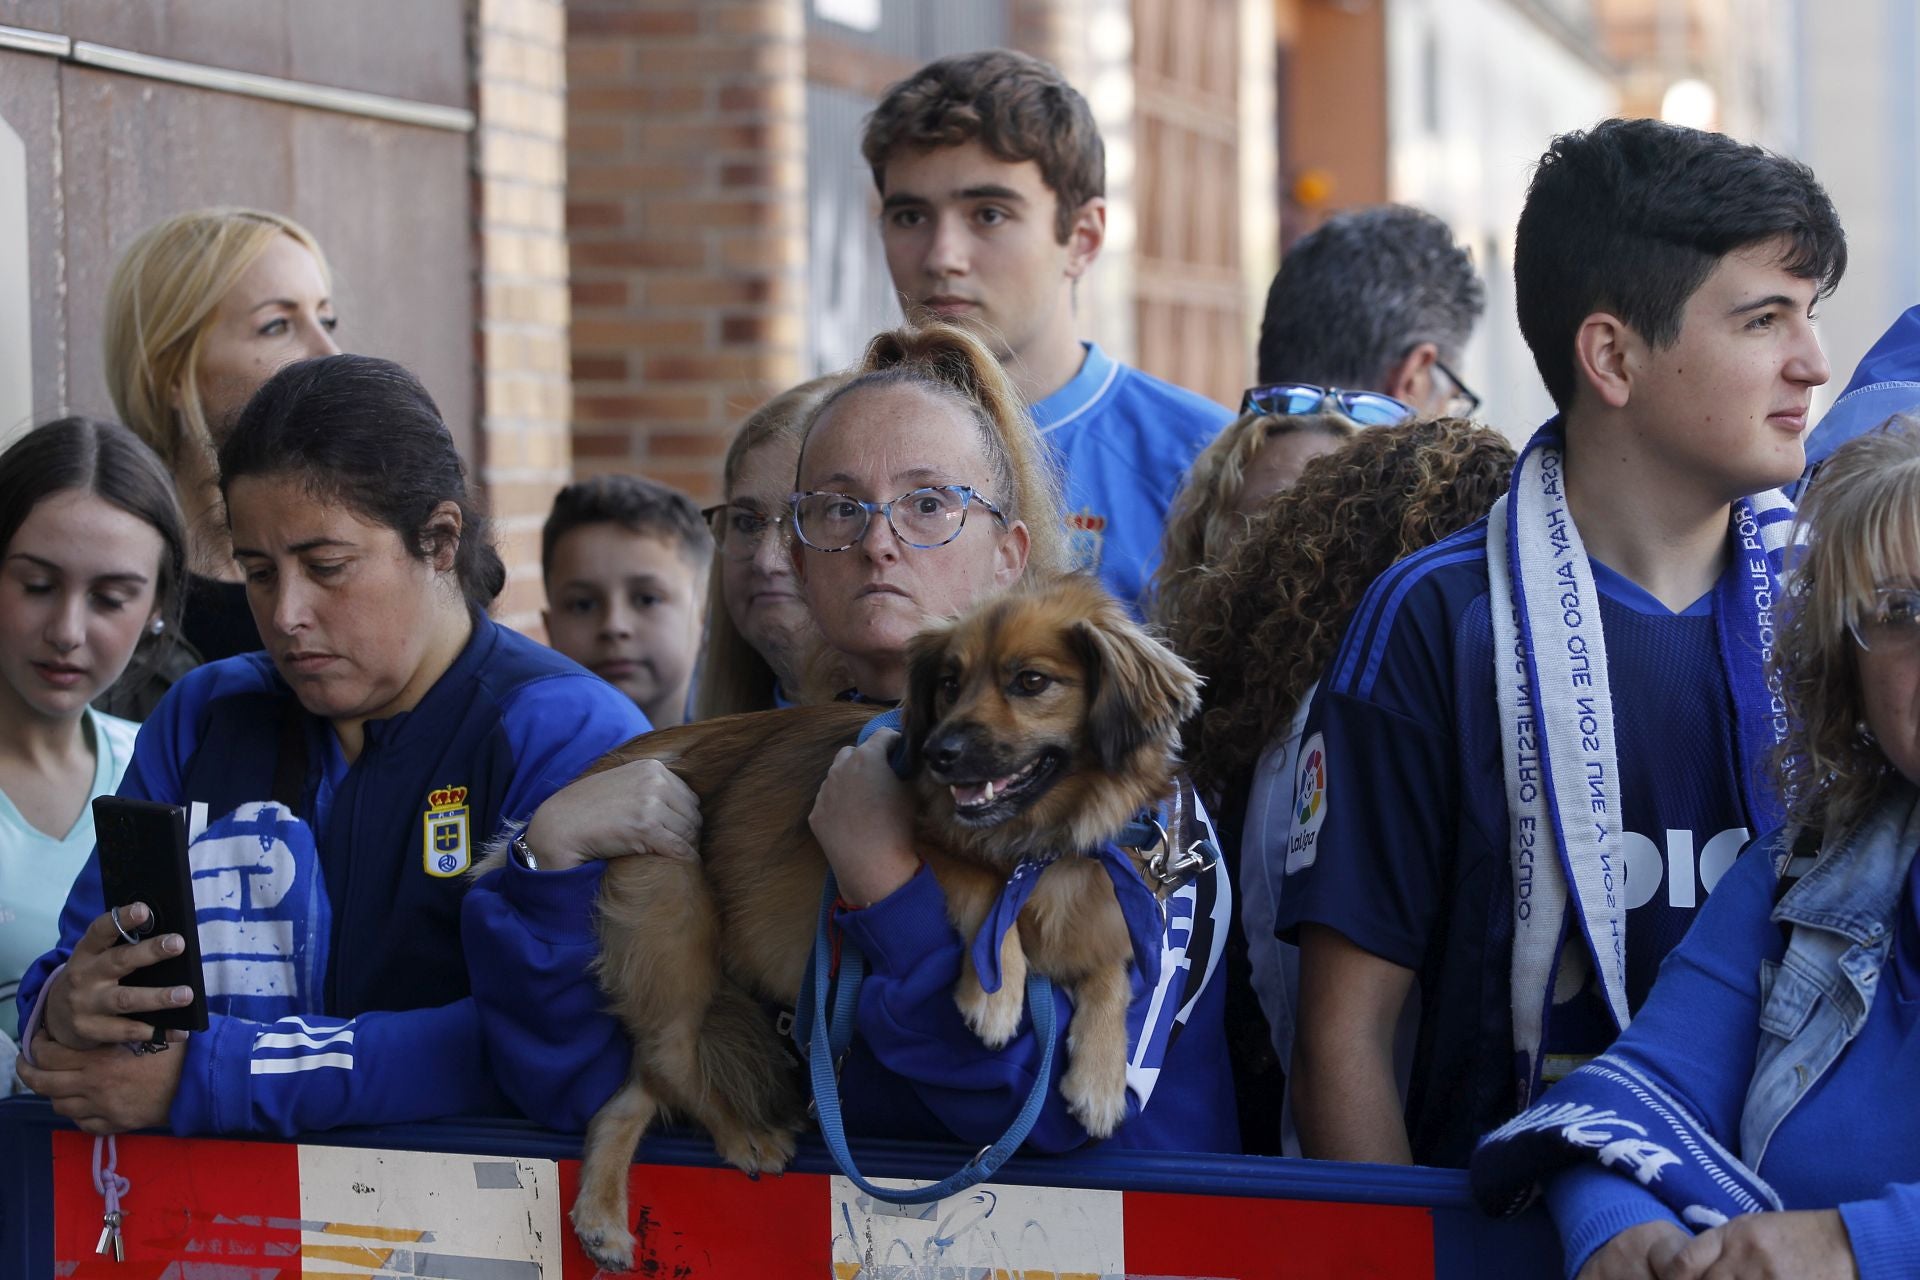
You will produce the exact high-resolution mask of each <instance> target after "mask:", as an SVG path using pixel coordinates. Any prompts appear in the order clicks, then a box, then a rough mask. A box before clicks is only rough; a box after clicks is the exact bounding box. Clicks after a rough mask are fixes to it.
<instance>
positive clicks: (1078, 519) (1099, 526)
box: [1067, 507, 1107, 573]
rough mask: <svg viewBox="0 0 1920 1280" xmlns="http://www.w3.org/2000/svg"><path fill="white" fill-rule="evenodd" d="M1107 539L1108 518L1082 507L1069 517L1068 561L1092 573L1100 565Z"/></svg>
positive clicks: (1077, 567) (1075, 566) (1076, 567)
mask: <svg viewBox="0 0 1920 1280" xmlns="http://www.w3.org/2000/svg"><path fill="white" fill-rule="evenodd" d="M1106 540H1107V518H1106V517H1105V516H1097V515H1095V514H1094V513H1093V512H1091V511H1089V510H1087V509H1086V508H1085V507H1082V508H1081V509H1080V510H1078V511H1076V512H1074V513H1073V514H1072V515H1070V516H1068V517H1067V563H1068V564H1070V565H1072V566H1073V567H1074V568H1075V569H1079V570H1084V571H1085V572H1087V573H1092V572H1094V571H1095V570H1097V569H1098V568H1099V567H1100V553H1101V551H1102V550H1104V546H1105V543H1106Z"/></svg>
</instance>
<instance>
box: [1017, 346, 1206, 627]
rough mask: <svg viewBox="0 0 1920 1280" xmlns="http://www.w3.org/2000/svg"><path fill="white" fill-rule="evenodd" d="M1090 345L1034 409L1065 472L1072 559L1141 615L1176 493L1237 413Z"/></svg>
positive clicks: (1041, 428)
mask: <svg viewBox="0 0 1920 1280" xmlns="http://www.w3.org/2000/svg"><path fill="white" fill-rule="evenodd" d="M1083 345H1084V346H1085V347H1086V350H1087V356H1086V359H1085V360H1084V361H1082V362H1081V365H1080V372H1078V373H1076V374H1074V375H1073V377H1072V378H1071V379H1069V380H1068V382H1067V385H1066V386H1064V387H1062V388H1060V389H1059V390H1058V391H1056V392H1054V393H1053V394H1052V395H1050V396H1048V397H1047V398H1046V399H1044V400H1042V401H1040V402H1039V403H1038V404H1035V405H1032V406H1031V407H1030V408H1029V409H1028V412H1029V413H1031V414H1032V415H1033V422H1034V425H1035V426H1036V427H1038V428H1039V429H1040V434H1041V435H1042V436H1044V437H1045V438H1046V440H1047V442H1048V443H1049V444H1051V445H1052V446H1053V447H1054V449H1055V450H1057V451H1058V452H1059V455H1060V459H1061V463H1062V466H1063V467H1064V469H1065V471H1066V480H1067V503H1066V507H1067V510H1066V515H1067V538H1068V544H1069V547H1070V550H1071V556H1070V560H1071V563H1072V567H1073V568H1075V569H1085V570H1088V571H1090V572H1093V573H1095V574H1097V575H1099V578H1100V581H1101V582H1102V583H1103V584H1105V586H1106V588H1107V590H1109V591H1111V592H1113V594H1114V595H1115V596H1117V597H1118V598H1119V600H1120V602H1121V603H1122V604H1124V605H1126V606H1127V608H1128V609H1129V610H1131V611H1132V612H1133V614H1134V616H1135V617H1138V616H1139V615H1140V597H1141V593H1142V592H1143V591H1144V590H1145V589H1146V585H1147V582H1148V581H1149V580H1150V579H1151V578H1152V577H1153V571H1154V568H1155V567H1156V566H1157V565H1158V564H1159V563H1160V537H1161V534H1162V532H1163V531H1164V530H1165V529H1166V526H1167V512H1168V510H1169V509H1171V508H1172V506H1173V497H1174V494H1176V493H1177V492H1179V490H1180V482H1181V481H1182V480H1183V479H1185V478H1186V474H1187V470H1188V468H1190V467H1192V466H1193V460H1194V459H1195V458H1196V457H1198V456H1199V455H1200V451H1201V450H1202V449H1204V448H1206V447H1207V446H1208V445H1209V444H1211V443H1212V442H1213V438H1214V436H1216V435H1218V434H1219V432H1220V428H1222V427H1224V426H1226V425H1227V423H1229V422H1231V421H1232V420H1233V415H1232V414H1230V413H1228V412H1227V411H1226V410H1225V409H1224V408H1222V407H1221V406H1219V405H1217V404H1215V403H1214V402H1213V401H1211V400H1209V399H1207V398H1206V397H1205V396H1201V395H1196V394H1195V393H1194V392H1191V391H1187V390H1185V389H1183V388H1181V387H1176V386H1174V385H1173V384H1172V383H1170V382H1162V381H1161V380H1160V379H1158V378H1156V377H1153V376H1152V375H1150V374H1145V373H1142V372H1140V370H1138V369H1134V368H1131V367H1129V366H1127V365H1124V364H1121V363H1120V362H1119V361H1117V360H1115V359H1113V358H1112V357H1111V356H1109V355H1108V354H1107V353H1106V352H1104V351H1102V350H1101V349H1100V348H1099V347H1098V346H1096V345H1094V344H1093V343H1091V342H1089V343H1085V344H1083Z"/></svg>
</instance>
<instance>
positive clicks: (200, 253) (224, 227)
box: [101, 208, 331, 474]
mask: <svg viewBox="0 0 1920 1280" xmlns="http://www.w3.org/2000/svg"><path fill="white" fill-rule="evenodd" d="M282 235H285V236H291V237H293V238H294V239H295V240H297V241H298V242H299V243H300V245H301V246H302V247H303V248H305V249H306V250H307V252H309V253H311V254H312V255H313V258H314V261H315V262H316V263H318V264H319V266H320V275H321V278H322V279H323V280H326V281H328V282H329V287H331V275H330V273H329V271H328V268H327V259H326V255H325V254H323V253H321V251H320V245H319V243H318V242H317V241H315V240H314V238H313V234H312V233H311V232H309V231H308V230H307V229H306V228H305V227H303V226H301V225H300V224H299V223H297V222H295V221H293V219H291V218H287V217H283V216H281V215H280V214H277V213H266V212H263V211H261V210H259V209H228V208H219V209H196V210H194V211H192V212H191V213H182V214H177V215H175V216H174V217H171V218H168V219H167V220H166V221H164V222H161V223H157V224H155V225H154V226H151V227H149V228H147V229H146V230H145V231H143V232H142V233H141V234H140V237H139V238H138V239H137V240H135V241H134V242H133V243H132V244H131V245H129V246H128V247H127V251H126V252H125V253H124V254H122V255H121V258H120V262H119V265H118V266H116V267H115V268H114V271H113V280H112V282H111V283H110V284H109V285H108V286H107V317H106V330H105V333H104V335H103V339H102V343H101V347H102V356H103V357H104V359H105V362H106V374H107V391H108V393H109V394H110V395H112V397H113V407H114V409H115V410H116V411H117V412H118V413H119V415H120V420H121V421H122V422H124V423H126V425H127V426H129V427H131V428H133V430H134V432H135V433H136V434H138V435H139V437H140V438H141V439H142V440H144V441H146V442H147V444H149V445H150V446H152V448H153V451H154V452H155V453H158V454H159V455H160V457H161V459H162V460H163V461H165V462H166V464H167V466H168V468H169V469H170V470H172V471H174V472H175V473H176V474H177V473H178V472H179V471H180V469H181V464H182V462H183V461H184V460H185V459H186V458H187V457H188V456H189V451H190V450H194V449H198V450H202V451H207V452H210V451H211V449H212V447H213V439H212V436H211V434H210V433H209V432H208V430H207V419H206V413H205V410H204V409H203V408H202V406H201V403H200V387H199V380H198V379H197V378H196V377H195V376H194V373H195V370H196V369H197V368H198V366H199V363H200V344H201V341H202V339H203V338H204V337H205V336H206V331H207V327H208V323H209V321H210V320H211V319H212V316H213V312H214V308H215V307H217V306H218V305H219V303H220V299H221V298H223V297H225V296H226V294H227V291H228V290H230V289H232V288H233V286H234V283H235V282H236V281H237V280H239V278H240V277H241V276H242V275H244V274H245V273H246V270H247V268H249V267H251V266H252V265H253V264H254V261H255V259H257V258H259V256H260V255H261V253H263V252H265V250H266V248H267V246H268V245H270V244H272V243H273V239H274V237H275V236H282ZM176 388H177V389H178V393H179V404H178V406H177V407H176V406H175V404H174V394H175V390H176Z"/></svg>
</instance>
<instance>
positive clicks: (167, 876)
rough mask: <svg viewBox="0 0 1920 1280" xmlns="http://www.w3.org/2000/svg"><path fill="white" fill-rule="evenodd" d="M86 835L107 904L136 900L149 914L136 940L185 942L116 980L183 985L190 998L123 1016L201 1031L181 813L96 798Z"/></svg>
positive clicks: (201, 979)
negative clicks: (93, 846)
mask: <svg viewBox="0 0 1920 1280" xmlns="http://www.w3.org/2000/svg"><path fill="white" fill-rule="evenodd" d="M93 836H94V840H95V841H96V842H97V844H98V846H99V850H100V888H101V889H102V891H103V892H104V893H105V895H106V900H107V906H108V907H124V906H128V905H129V904H131V903H135V902H144V903H146V904H147V910H149V911H151V912H152V913H153V915H152V917H151V919H150V923H149V924H148V925H146V926H144V927H143V928H141V930H140V931H139V936H140V937H141V938H142V939H143V940H144V939H146V938H150V937H158V936H159V935H161V934H163V933H177V934H179V935H180V936H181V937H182V938H183V939H185V940H186V946H185V947H184V948H182V949H181V952H180V954H179V955H177V956H167V957H166V958H164V959H163V960H161V961H160V962H159V963H158V964H150V965H147V966H146V967H144V968H140V969H135V970H134V971H133V972H131V973H129V974H128V975H127V976H126V977H124V978H122V979H120V981H121V982H122V983H124V984H126V985H127V986H130V987H190V988H192V989H193V1003H191V1004H187V1005H176V1006H175V1007H173V1008H171V1009H154V1010H151V1011H148V1012H144V1013H135V1014H130V1015H128V1016H130V1017H134V1018H138V1019H139V1020H140V1021H142V1022H145V1023H147V1024H148V1025H150V1026H153V1027H155V1028H158V1029H160V1030H167V1031H205V1030H206V1029H207V984H206V978H205V976H204V975H203V974H202V972H201V967H200V928H199V923H198V920H197V918H196V916H195V914H194V910H193V864H192V863H191V862H189V861H188V859H187V811H186V810H185V809H182V808H181V807H180V806H179V805H177V804H156V803H154V802H153V801H151V800H128V799H123V798H121V797H120V796H96V797H95V798H94V801H93ZM117 945H120V946H125V945H126V943H125V942H124V941H123V942H121V943H119V944H117Z"/></svg>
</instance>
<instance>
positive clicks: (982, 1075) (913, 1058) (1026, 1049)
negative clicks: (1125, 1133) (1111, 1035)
mask: <svg viewBox="0 0 1920 1280" xmlns="http://www.w3.org/2000/svg"><path fill="white" fill-rule="evenodd" d="M1210 874H1213V875H1216V876H1221V877H1223V876H1224V873H1223V872H1222V871H1221V869H1220V868H1219V867H1216V868H1215V870H1214V872H1212V873H1210ZM836 920H837V922H838V923H839V925H840V927H841V928H842V929H843V930H844V931H845V933H846V936H847V938H848V940H849V941H851V942H852V943H853V944H854V945H856V946H858V947H859V948H860V950H861V951H862V953H864V955H865V956H866V959H867V965H868V972H867V975H866V980H865V982H864V984H863V985H862V986H861V988H860V999H859V1006H858V1009H857V1011H856V1014H855V1019H856V1028H857V1031H858V1033H859V1038H860V1041H861V1042H862V1043H863V1044H864V1046H865V1048H866V1050H867V1051H868V1052H869V1053H870V1054H871V1055H872V1057H873V1059H874V1061H875V1062H876V1064H877V1065H878V1066H879V1068H880V1069H881V1070H883V1071H886V1072H888V1073H889V1074H891V1075H893V1076H895V1077H898V1078H899V1079H901V1080H903V1081H905V1082H906V1083H907V1085H908V1086H909V1087H910V1088H911V1089H912V1091H913V1093H914V1095H915V1096H916V1097H917V1098H918V1099H919V1100H920V1102H921V1103H922V1105H924V1106H925V1107H926V1108H927V1110H928V1111H929V1112H931V1113H932V1114H933V1115H934V1116H935V1117H936V1118H937V1119H938V1120H939V1121H940V1122H941V1123H942V1124H943V1125H944V1126H945V1127H946V1128H947V1129H948V1130H949V1131H950V1132H951V1133H952V1134H953V1135H954V1136H955V1137H956V1138H958V1139H960V1140H961V1141H962V1142H966V1143H970V1144H971V1143H990V1142H994V1141H997V1140H998V1139H999V1138H1000V1137H1001V1135H1002V1134H1004V1133H1005V1132H1006V1129H1007V1125H1008V1123H1009V1122H1010V1121H1011V1120H1012V1119H1013V1117H1014V1116H1015V1115H1016V1114H1017V1113H1018V1112H1019V1110H1020V1107H1021V1104H1022V1103H1023V1102H1025V1101H1026V1098H1027V1095H1028V1093H1029V1092H1030V1091H1031V1089H1032V1087H1033V1083H1034V1078H1035V1076H1036V1074H1037V1073H1038V1071H1039V1069H1040V1058H1041V1052H1042V1047H1043V1046H1042V1045H1041V1043H1040V1041H1039V1038H1038V1037H1037V1036H1036V1035H1035V1033H1034V1026H1033V1018H1032V1014H1031V1011H1029V1013H1028V1015H1027V1016H1026V1017H1025V1018H1024V1019H1022V1022H1021V1028H1020V1030H1019V1032H1018V1033H1016V1035H1015V1036H1014V1038H1013V1040H1012V1041H1011V1042H1009V1043H1008V1044H1007V1045H1006V1046H1005V1047H1004V1048H1002V1049H1000V1050H998V1051H995V1050H991V1049H988V1048H987V1047H986V1046H985V1045H984V1044H982V1043H981V1041H980V1038H979V1037H978V1036H976V1035H975V1034H974V1033H973V1031H972V1029H971V1028H969V1027H968V1026H967V1024H966V1021H965V1020H964V1019H963V1018H962V1017H961V1016H960V1009H959V1006H958V1005H957V1004H956V1003H955V1001H954V997H953V990H954V985H955V984H956V983H957V982H958V981H959V979H960V968H961V962H962V958H963V956H964V953H965V948H964V947H963V945H962V943H961V939H960V935H959V933H958V932H957V931H956V930H955V929H954V927H953V924H952V922H951V921H950V920H949V919H948V918H947V910H946V897H945V895H944V894H943V893H942V892H941V890H940V885H939V882H938V881H937V880H935V879H934V876H933V873H932V872H931V871H929V870H928V869H926V868H925V867H922V868H921V869H920V871H919V872H918V873H916V874H915V876H914V878H913V879H912V880H909V881H908V882H907V883H906V884H905V885H903V886H901V887H900V888H899V889H897V890H895V891H894V892H893V893H892V894H890V895H888V896H887V897H885V898H883V899H881V900H880V901H879V902H876V903H874V904H873V905H871V906H868V907H864V908H862V909H860V910H857V911H841V912H839V913H837V915H836ZM1168 920H1169V926H1168V932H1167V934H1165V935H1163V938H1162V966H1161V968H1162V979H1163V981H1162V985H1163V986H1165V985H1166V984H1167V982H1169V981H1171V980H1172V979H1173V977H1174V976H1175V975H1176V974H1179V973H1183V972H1184V971H1185V969H1186V967H1187V964H1188V963H1189V961H1188V960H1187V959H1185V958H1184V956H1183V954H1182V953H1183V952H1184V948H1185V942H1184V940H1183V939H1182V938H1180V937H1176V934H1180V935H1184V936H1186V937H1190V936H1191V935H1190V925H1191V920H1192V914H1191V910H1190V909H1189V910H1186V911H1185V912H1183V911H1182V909H1181V908H1180V906H1179V905H1178V904H1177V903H1176V902H1170V903H1169V911H1168ZM1191 963H1194V964H1207V963H1209V960H1208V958H1206V957H1197V958H1194V959H1193V960H1192V961H1191ZM1215 976H1216V975H1214V974H1211V973H1210V974H1209V975H1208V977H1209V979H1212V978H1214V977H1215ZM1131 980H1132V983H1133V999H1132V1004H1131V1006H1130V1009H1129V1013H1128V1019H1127V1026H1128V1031H1129V1044H1128V1063H1129V1066H1128V1072H1127V1081H1128V1087H1127V1110H1126V1117H1125V1120H1124V1121H1123V1122H1122V1123H1123V1125H1124V1124H1125V1123H1126V1122H1128V1121H1131V1120H1133V1119H1134V1118H1135V1117H1136V1116H1138V1115H1139V1114H1140V1112H1141V1110H1142V1108H1144V1107H1145V1106H1146V1105H1147V1104H1148V1102H1149V1101H1150V1098H1151V1094H1152V1092H1153V1089H1154V1084H1153V1082H1154V1081H1155V1080H1156V1079H1157V1078H1158V1076H1159V1074H1160V1072H1159V1068H1160V1065H1161V1059H1162V1057H1163V1055H1164V1053H1165V1051H1166V1046H1167V1045H1168V1043H1169V1042H1170V1040H1171V1038H1172V1037H1171V1029H1172V1024H1173V1021H1174V1019H1175V1017H1176V1015H1177V1013H1178V1010H1177V1008H1176V1006H1178V1005H1179V1004H1180V1001H1179V1000H1177V999H1172V998H1166V997H1165V993H1164V992H1163V991H1160V990H1157V989H1155V988H1151V987H1148V986H1147V984H1146V981H1145V978H1144V977H1143V976H1142V974H1141V973H1140V971H1139V969H1138V967H1135V968H1134V969H1133V970H1132V971H1131ZM1054 1005H1055V1018H1054V1026H1055V1044H1054V1054H1053V1068H1052V1082H1051V1083H1050V1084H1049V1086H1048V1088H1047V1091H1046V1103H1045V1105H1044V1106H1043V1107H1042V1109H1041V1112H1040V1118H1039V1120H1038V1121H1037V1122H1036V1123H1035V1125H1034V1127H1033V1132H1032V1133H1031V1134H1030V1135H1029V1136H1028V1138H1027V1141H1026V1145H1027V1147H1028V1148H1030V1149H1032V1150H1037V1151H1048V1152H1058V1151H1068V1150H1072V1149H1073V1148H1076V1147H1079V1146H1081V1145H1083V1144H1085V1143H1086V1142H1087V1141H1088V1139H1089V1135H1088V1134H1087V1131H1086V1130H1085V1129H1083V1128H1081V1126H1080V1123H1079V1122H1078V1121H1077V1120H1075V1119H1074V1118H1073V1116H1072V1115H1071V1114H1070V1113H1069V1111H1068V1110H1067V1104H1066V1099H1065V1098H1064V1097H1062V1096H1061V1093H1060V1089H1059V1087H1058V1081H1059V1077H1060V1076H1061V1075H1062V1074H1064V1072H1065V1071H1066V1067H1067V1046H1066V1042H1067V1027H1068V1024H1069V1022H1070V1020H1071V1019H1072V1016H1073V1005H1072V1002H1071V1001H1070V1000H1069V999H1068V998H1067V996H1066V995H1065V994H1064V993H1063V992H1061V991H1059V990H1057V989H1056V990H1055V992H1054ZM1196 1033H1197V1032H1196Z"/></svg>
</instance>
